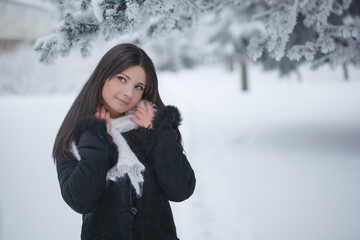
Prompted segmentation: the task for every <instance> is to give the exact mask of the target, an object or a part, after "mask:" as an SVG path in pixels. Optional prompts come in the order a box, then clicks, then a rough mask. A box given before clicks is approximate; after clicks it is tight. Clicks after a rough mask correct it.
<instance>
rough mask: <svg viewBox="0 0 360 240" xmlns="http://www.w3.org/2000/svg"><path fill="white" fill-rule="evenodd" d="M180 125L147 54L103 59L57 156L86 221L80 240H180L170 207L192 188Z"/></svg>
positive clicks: (69, 196) (64, 188)
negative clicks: (163, 100) (161, 90)
mask: <svg viewBox="0 0 360 240" xmlns="http://www.w3.org/2000/svg"><path fill="white" fill-rule="evenodd" d="M150 102H151V103H150ZM180 121H181V117H180V113H179V111H178V110H177V108H176V107H174V106H164V104H163V102H162V101H161V98H160V95H159V92H158V82H157V76H156V72H155V68H154V65H153V63H152V61H151V59H150V58H149V57H148V56H147V55H146V53H145V52H144V51H143V50H142V49H140V48H138V47H137V46H135V45H132V44H120V45H117V46H115V47H113V48H112V49H110V50H109V51H108V52H107V53H106V54H105V55H104V57H103V58H102V59H101V60H100V62H99V64H98V66H97V67H96V69H95V70H94V72H93V74H92V75H91V77H90V79H89V80H88V81H87V82H86V84H85V85H84V87H83V89H82V90H81V92H80V93H79V95H78V97H77V98H76V99H75V101H74V103H73V105H72V106H71V108H70V110H69V112H68V113H67V115H66V117H65V119H64V121H63V123H62V125H61V127H60V130H59V132H58V134H57V137H56V140H55V144H54V148H53V158H54V159H55V162H56V167H57V172H58V178H59V182H60V187H61V194H62V196H63V198H64V200H65V202H66V203H67V204H68V205H69V206H70V207H71V208H72V209H73V210H75V211H76V212H78V213H81V214H82V215H83V225H82V231H81V239H111V240H112V239H113V240H115V239H116V240H123V239H157V240H158V239H169V240H170V239H177V236H176V229H175V225H174V220H173V216H172V212H171V209H170V205H169V200H170V201H175V202H180V201H183V200H185V199H187V198H189V197H190V196H191V195H192V193H193V191H194V188H195V175H194V171H193V170H192V168H191V166H190V164H189V162H188V160H187V158H186V156H185V155H184V153H183V147H182V145H181V135H180V132H179V130H178V126H179V124H180Z"/></svg>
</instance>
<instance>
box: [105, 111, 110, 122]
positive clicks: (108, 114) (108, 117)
mask: <svg viewBox="0 0 360 240" xmlns="http://www.w3.org/2000/svg"><path fill="white" fill-rule="evenodd" d="M105 120H106V122H107V123H110V112H109V111H106V112H105Z"/></svg>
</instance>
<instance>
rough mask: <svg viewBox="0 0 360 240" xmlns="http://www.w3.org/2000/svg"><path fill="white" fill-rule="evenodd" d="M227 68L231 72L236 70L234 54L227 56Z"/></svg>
mask: <svg viewBox="0 0 360 240" xmlns="http://www.w3.org/2000/svg"><path fill="white" fill-rule="evenodd" d="M225 58H226V70H228V71H229V72H232V71H234V58H233V56H232V55H227V56H226V57H225Z"/></svg>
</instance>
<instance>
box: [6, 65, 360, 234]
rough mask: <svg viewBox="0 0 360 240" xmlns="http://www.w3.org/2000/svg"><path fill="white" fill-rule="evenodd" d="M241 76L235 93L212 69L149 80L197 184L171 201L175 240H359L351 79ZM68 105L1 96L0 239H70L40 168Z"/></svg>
mask: <svg viewBox="0 0 360 240" xmlns="http://www.w3.org/2000/svg"><path fill="white" fill-rule="evenodd" d="M249 71H250V76H249V77H250V80H251V81H250V91H249V92H248V93H246V94H245V93H241V92H240V91H239V82H238V74H237V73H228V72H225V71H224V70H223V69H222V68H221V67H202V68H199V69H196V70H189V71H182V72H179V73H162V74H160V76H159V78H160V93H161V95H162V97H163V100H164V102H165V103H166V104H173V105H177V106H178V107H179V109H180V110H181V112H182V114H183V117H184V121H183V125H182V127H181V131H182V134H183V139H184V144H185V150H186V152H187V155H188V158H189V160H190V162H191V164H192V166H193V168H194V170H195V173H196V177H197V186H196V191H195V193H194V195H193V196H192V197H191V198H190V199H189V200H187V201H185V202H182V203H175V204H172V206H173V211H174V216H175V221H176V224H177V228H178V235H179V237H180V239H183V240H185V239H186V240H202V239H203V240H212V239H213V240H220V239H221V240H222V239H226V240H235V239H236V240H237V239H240V240H250V239H262V240H304V239H306V240H356V239H360V228H359V226H360V81H359V79H360V71H359V70H354V69H351V70H350V76H351V79H350V81H349V82H344V81H343V80H342V73H341V72H340V71H339V70H331V69H329V68H327V67H326V68H323V69H321V70H320V71H318V72H315V73H314V72H309V71H308V70H306V69H303V79H302V80H301V81H299V80H298V79H296V78H287V79H281V80H279V79H278V77H277V74H275V73H263V72H261V71H260V70H259V68H257V67H251V68H250V69H249ZM57 74H61V72H58V73H57ZM87 75H89V73H82V76H87ZM74 97H75V94H70V95H54V96H47V95H42V96H41V95H38V96H26V97H24V96H23V97H11V96H3V97H0V109H1V110H2V118H1V120H0V121H1V122H0V123H1V124H0V132H1V137H0V151H1V155H2V160H1V161H0V182H1V183H0V187H1V189H0V192H1V200H0V204H1V205H0V233H1V235H0V239H1V240H15V239H59V240H60V239H61V240H63V239H79V234H80V226H81V216H80V215H78V214H76V213H74V212H73V211H72V210H71V209H70V208H69V207H68V206H67V205H66V204H65V202H64V201H63V200H62V198H61V195H60V191H59V186H58V181H57V176H56V170H55V167H54V165H53V163H52V160H51V149H52V144H53V141H54V138H55V134H56V132H57V130H58V128H59V126H60V124H61V122H62V119H63V117H64V116H65V113H66V112H67V110H68V108H69V107H70V104H71V103H72V101H73V99H74Z"/></svg>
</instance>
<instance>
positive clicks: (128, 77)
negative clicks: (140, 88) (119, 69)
mask: <svg viewBox="0 0 360 240" xmlns="http://www.w3.org/2000/svg"><path fill="white" fill-rule="evenodd" d="M119 74H121V75H124V76H125V77H126V78H127V79H129V80H131V78H130V77H129V76H128V75H126V74H123V73H119ZM138 84H141V85H144V86H146V84H144V83H142V82H139V83H138Z"/></svg>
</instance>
